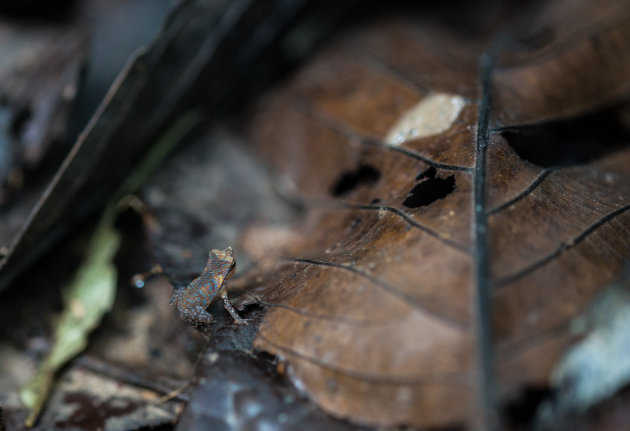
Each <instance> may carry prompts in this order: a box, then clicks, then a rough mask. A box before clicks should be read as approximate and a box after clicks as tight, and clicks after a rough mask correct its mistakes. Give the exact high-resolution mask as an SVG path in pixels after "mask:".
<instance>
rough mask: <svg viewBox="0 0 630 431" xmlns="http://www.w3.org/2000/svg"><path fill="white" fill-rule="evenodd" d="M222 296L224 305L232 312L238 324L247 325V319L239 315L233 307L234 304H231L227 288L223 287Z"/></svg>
mask: <svg viewBox="0 0 630 431" xmlns="http://www.w3.org/2000/svg"><path fill="white" fill-rule="evenodd" d="M221 298H223V307H225V309H226V310H227V312H228V313H230V315H231V316H232V318H233V319H234V323H236V324H238V325H247V320H245V319H243V318H242V317H241V316H239V315H238V313H237V312H236V310H235V309H234V307H232V304H230V300H229V299H228V296H227V290H226V289H223V291H222V292H221Z"/></svg>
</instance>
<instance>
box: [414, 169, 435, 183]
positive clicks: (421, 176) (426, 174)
mask: <svg viewBox="0 0 630 431" xmlns="http://www.w3.org/2000/svg"><path fill="white" fill-rule="evenodd" d="M436 173H437V170H436V169H435V168H434V167H430V168H429V169H427V170H426V171H421V172H420V173H418V175H417V176H416V181H419V180H422V179H425V178H435V174H436Z"/></svg>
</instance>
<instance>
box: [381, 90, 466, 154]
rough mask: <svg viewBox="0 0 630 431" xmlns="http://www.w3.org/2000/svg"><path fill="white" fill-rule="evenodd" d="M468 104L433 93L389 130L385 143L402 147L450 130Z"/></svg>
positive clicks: (461, 99) (451, 96) (451, 95)
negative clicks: (415, 140)
mask: <svg viewBox="0 0 630 431" xmlns="http://www.w3.org/2000/svg"><path fill="white" fill-rule="evenodd" d="M465 104H466V102H465V101H464V99H463V98H462V97H461V96H458V95H454V94H443V93H431V94H429V95H428V96H426V97H424V98H423V99H422V100H420V102H419V103H418V104H417V105H415V106H413V107H412V108H411V109H409V110H408V111H407V112H405V113H404V114H403V115H402V117H400V118H399V119H398V121H397V122H396V123H395V124H394V125H393V126H392V127H391V128H390V129H389V132H387V136H386V137H385V141H387V143H388V144H391V145H400V144H402V143H404V142H407V141H410V140H412V139H419V138H423V137H425V136H430V135H436V134H438V133H442V132H444V131H446V130H448V129H449V128H450V127H451V125H452V124H453V122H454V121H455V120H456V119H457V117H458V116H459V113H460V112H461V110H462V108H463V107H464V105H465Z"/></svg>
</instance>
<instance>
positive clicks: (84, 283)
mask: <svg viewBox="0 0 630 431" xmlns="http://www.w3.org/2000/svg"><path fill="white" fill-rule="evenodd" d="M115 214H116V212H115V207H113V206H111V207H110V209H109V211H107V212H106V213H105V214H104V215H103V217H102V219H101V221H100V222H99V225H98V227H97V228H96V231H95V232H94V234H93V236H92V239H91V240H90V245H89V247H88V250H87V252H86V258H85V260H84V261H83V262H82V264H81V266H80V268H79V269H78V272H77V274H76V275H75V277H74V279H73V280H72V282H71V283H70V285H69V286H68V287H67V289H66V291H65V299H64V311H63V314H62V315H61V317H60V319H59V322H58V323H57V325H56V327H55V331H54V341H53V345H52V348H51V350H50V352H49V353H48V355H47V356H46V358H45V359H44V361H43V362H42V364H41V365H40V367H39V370H38V372H37V373H36V374H35V376H34V377H33V378H32V379H31V381H30V382H29V383H28V384H27V385H26V386H25V387H24V388H23V389H22V391H21V393H20V397H21V400H22V402H23V403H24V405H25V406H27V407H28V408H29V410H30V414H29V417H28V418H27V420H26V425H27V426H32V425H33V424H34V423H35V421H36V420H37V416H38V415H39V412H40V411H41V409H42V407H43V405H44V402H45V401H46V398H47V396H48V391H49V390H50V387H51V385H52V383H53V378H54V376H55V373H56V372H57V371H58V370H59V369H60V368H61V367H62V366H63V365H64V364H65V363H66V362H67V361H69V360H70V359H72V358H73V357H74V356H75V355H77V354H78V353H79V352H81V351H82V350H83V349H84V348H85V346H86V345H87V336H88V335H89V334H90V332H91V331H92V330H93V329H94V328H95V327H96V326H97V325H98V324H99V322H100V320H101V317H102V316H103V314H105V313H106V312H107V311H109V310H110V308H111V306H112V304H113V303H114V295H115V292H116V268H115V266H114V265H113V263H112V259H113V257H114V255H115V254H116V252H117V251H118V246H119V244H120V235H119V234H118V233H117V232H116V231H115V230H114V226H113V223H114V219H115Z"/></svg>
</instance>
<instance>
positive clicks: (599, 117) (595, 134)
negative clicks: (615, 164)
mask: <svg viewBox="0 0 630 431" xmlns="http://www.w3.org/2000/svg"><path fill="white" fill-rule="evenodd" d="M502 134H503V137H504V138H505V139H506V140H507V141H508V142H509V144H510V146H511V147H512V148H513V149H514V151H516V153H517V154H518V155H519V157H521V158H523V159H525V160H527V161H529V162H531V163H534V164H536V165H538V166H542V167H551V166H572V165H578V164H582V163H588V162H590V161H593V160H596V159H599V158H601V157H603V156H605V155H607V154H610V153H612V152H613V151H615V150H617V149H620V148H622V147H623V146H624V144H626V143H627V142H628V140H629V138H630V132H629V131H628V130H627V128H625V127H624V126H623V124H622V122H621V121H620V118H619V116H618V115H617V112H615V111H611V110H607V111H604V112H601V113H597V114H592V115H588V116H582V117H580V118H577V119H572V120H567V121H559V122H554V123H547V124H539V125H535V126H526V127H522V128H518V129H510V130H506V131H504V132H503V133H502Z"/></svg>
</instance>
